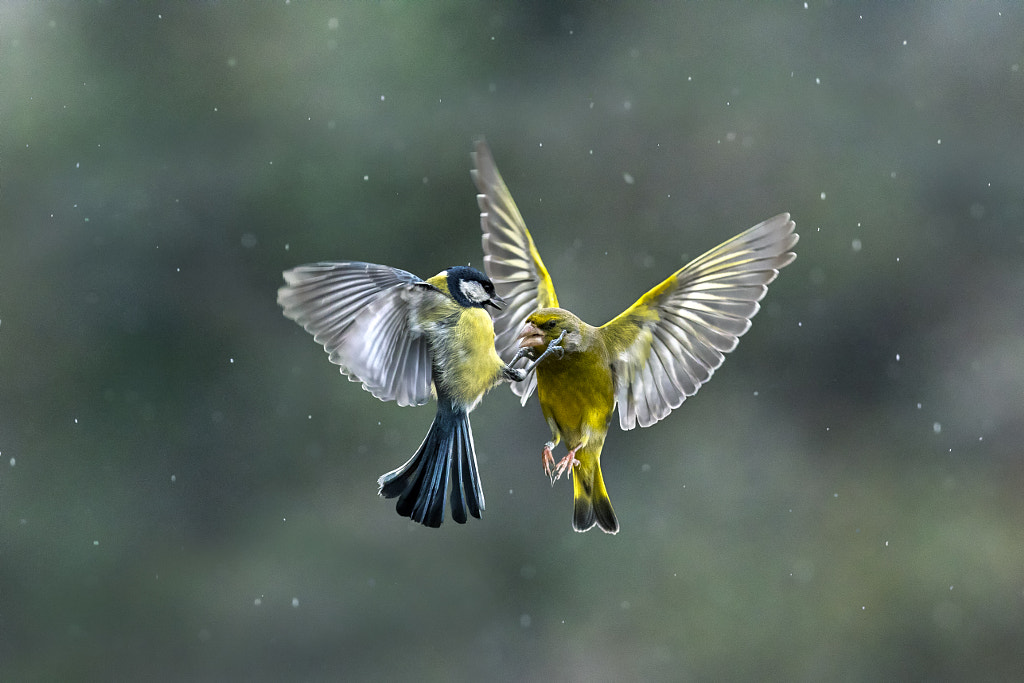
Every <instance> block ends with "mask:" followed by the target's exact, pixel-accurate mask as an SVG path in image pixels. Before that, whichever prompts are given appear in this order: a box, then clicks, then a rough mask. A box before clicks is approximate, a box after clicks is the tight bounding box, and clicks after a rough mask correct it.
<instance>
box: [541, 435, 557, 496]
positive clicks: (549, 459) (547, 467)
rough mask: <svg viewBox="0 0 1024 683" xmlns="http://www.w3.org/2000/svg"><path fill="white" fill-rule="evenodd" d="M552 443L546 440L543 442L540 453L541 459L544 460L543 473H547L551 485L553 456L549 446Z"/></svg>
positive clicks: (553, 475)
mask: <svg viewBox="0 0 1024 683" xmlns="http://www.w3.org/2000/svg"><path fill="white" fill-rule="evenodd" d="M552 446H554V444H552V443H550V442H548V443H546V444H544V452H543V453H541V460H542V461H543V462H544V474H546V475H548V479H550V480H551V485H552V486H554V485H555V470H554V467H555V457H554V456H553V455H552V454H551V448H552Z"/></svg>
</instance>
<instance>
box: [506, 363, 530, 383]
mask: <svg viewBox="0 0 1024 683" xmlns="http://www.w3.org/2000/svg"><path fill="white" fill-rule="evenodd" d="M513 362H515V361H513ZM505 379H507V380H509V381H510V382H522V381H523V380H524V379H526V370H521V369H519V368H514V367H512V363H509V364H508V365H506V366H505Z"/></svg>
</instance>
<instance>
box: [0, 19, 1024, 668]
mask: <svg viewBox="0 0 1024 683" xmlns="http://www.w3.org/2000/svg"><path fill="white" fill-rule="evenodd" d="M1022 36H1024V5H1021V4H1020V3H1017V2H1005V3H994V2H981V3H953V2H951V3H887V4H882V3H875V2H863V3H856V2H851V3H845V2H844V3H830V2H819V1H816V0H814V1H810V2H807V3H804V2H788V3H757V4H755V3H747V4H732V3H729V4H719V3H701V4H697V3H693V4H689V3H657V4H639V3H571V4H560V3H548V2H533V3H516V4H513V3H502V4H497V3H493V4H492V3H480V4H476V3H474V4H468V3H453V2H448V3H404V2H389V3H340V4H327V3H318V2H309V3H307V2H285V1H280V2H265V3H243V2H217V3H212V2H211V3H189V4H186V3H178V2H167V3H160V2H149V3H118V2H89V3H85V2H82V3H77V2H75V3H72V2H65V3H44V2H39V3H37V2H10V3H4V4H3V5H2V6H0V64H2V65H3V66H2V68H0V93H2V94H0V678H2V679H3V680H10V681H15V680H159V679H164V680H173V679H189V680H341V679H348V680H356V679H366V680H373V679H379V680H387V679H391V680H439V681H440V680H469V679H484V680H569V681H584V680H586V681H593V680H640V679H649V680H742V679H758V680H787V681H791V680H804V681H818V680H829V679H841V680H896V679H902V680H910V679H917V680H942V679H971V680H1011V679H1018V680H1020V679H1021V678H1024V654H1022V649H1021V644H1022V643H1024V460H1022V446H1021V444H1022V439H1024V334H1022V333H1024V71H1022V65H1024V39H1022ZM479 135H485V136H486V137H487V139H488V141H489V142H490V143H491V146H492V148H493V150H494V154H495V157H496V159H497V162H498V166H499V168H500V169H501V171H502V173H503V174H504V176H505V179H506V181H507V182H508V184H509V186H510V188H511V190H512V193H513V195H514V196H515V197H516V198H517V201H518V203H519V206H520V209H521V210H522V212H523V214H524V216H525V218H526V220H527V223H528V225H529V226H530V228H531V230H532V231H533V234H534V236H535V238H536V240H537V242H538V245H539V248H540V250H541V252H542V253H543V254H544V256H545V258H546V261H547V263H548V265H549V266H550V267H551V269H552V272H553V273H554V276H555V282H556V285H557V287H558V290H559V294H560V298H561V299H562V301H563V302H564V303H565V304H566V305H568V306H569V307H571V308H573V309H574V310H575V312H576V313H578V314H579V315H581V317H583V318H584V319H586V320H588V321H590V322H592V323H594V324H599V323H602V322H604V321H606V320H608V319H609V318H611V317H612V316H614V315H615V314H617V313H618V312H619V311H621V310H623V309H624V308H625V307H626V306H628V305H629V304H631V303H632V302H633V301H634V300H635V299H636V298H637V297H638V296H639V295H640V294H642V293H643V292H644V291H646V290H647V289H648V288H649V287H650V286H652V285H654V284H655V283H657V282H658V281H660V280H661V279H662V278H664V277H665V276H666V275H668V274H669V273H670V272H672V271H673V270H675V269H676V268H678V267H679V266H680V265H682V264H683V263H685V262H686V261H688V260H689V259H690V258H692V257H694V256H696V255H698V254H700V253H701V252H703V251H704V250H706V249H708V248H710V247H712V246H714V245H716V244H718V243H719V242H721V241H723V240H724V239H726V238H728V237H730V236H732V235H733V234H735V233H737V232H739V231H740V230H743V229H745V228H747V227H749V226H751V225H753V224H755V223H757V222H759V221H760V220H762V219H765V218H767V217H769V216H772V215H774V214H776V213H779V212H782V211H789V212H791V213H792V214H793V216H794V218H795V220H796V222H797V228H798V231H799V232H800V234H801V240H800V243H799V245H798V249H797V251H798V253H799V258H798V259H797V261H796V262H795V263H794V264H793V265H792V266H790V267H789V268H787V269H786V270H784V271H783V272H782V274H781V276H780V277H779V279H778V280H777V281H776V283H775V284H773V285H772V287H771V290H770V292H769V294H768V297H767V298H766V300H765V302H764V307H763V309H762V312H761V313H760V314H759V315H758V317H757V318H756V319H755V321H754V326H753V328H752V330H751V331H750V333H749V334H747V336H746V337H744V339H743V340H742V342H741V344H740V346H739V348H738V349H737V350H736V351H735V352H734V353H733V354H731V356H730V357H729V359H728V360H727V362H726V363H725V365H724V366H723V367H722V368H721V369H720V370H719V372H718V373H717V374H716V376H715V378H714V381H713V382H711V383H710V384H709V385H707V386H705V387H704V388H703V389H702V390H701V392H700V393H699V394H698V395H697V396H696V397H695V398H693V399H691V400H690V401H688V402H687V403H685V404H684V405H683V406H682V407H681V408H680V409H679V410H677V411H675V412H674V413H673V414H672V415H671V416H670V417H669V418H668V419H666V420H664V421H663V422H661V423H659V424H657V425H656V426H654V427H652V428H649V429H643V430H635V431H632V432H628V433H623V432H620V431H619V430H618V429H617V427H616V428H613V430H612V432H611V434H610V437H609V439H608V442H607V444H606V446H605V453H604V455H605V457H604V464H603V467H604V473H605V479H606V482H607V484H608V487H609V489H610V492H611V495H612V500H613V502H614V504H615V508H616V511H617V513H618V515H619V518H620V521H621V524H622V531H621V533H619V534H618V535H617V536H615V537H612V536H606V535H604V534H602V533H600V532H599V531H597V530H595V531H592V532H590V533H587V534H576V533H574V532H573V531H572V529H571V526H570V518H571V497H572V495H571V487H570V486H569V485H568V484H567V483H566V482H565V481H564V480H563V481H561V482H559V483H558V484H556V485H555V486H554V487H552V486H550V485H549V484H548V482H547V480H546V479H545V477H544V476H543V474H542V473H541V462H540V450H541V446H542V444H543V443H544V441H546V440H547V438H548V432H547V428H546V426H545V424H544V421H543V419H542V417H541V414H540V409H539V407H538V406H537V404H536V403H535V402H531V403H529V404H528V405H527V406H526V407H525V408H521V407H520V406H519V405H518V402H517V401H516V399H515V397H514V396H512V394H511V393H510V392H509V391H507V390H506V389H499V390H496V391H494V392H493V393H492V394H490V395H489V396H488V398H487V399H486V400H485V401H484V402H483V404H482V405H481V406H480V407H479V408H478V409H477V411H476V412H475V413H474V416H473V419H474V422H473V423H474V430H475V437H476V443H477V447H478V450H479V453H480V465H481V470H482V475H483V482H484V489H485V492H486V495H487V509H486V512H485V514H484V517H483V519H482V520H479V521H478V520H470V523H469V524H466V525H464V526H460V525H456V524H453V523H450V522H448V523H446V524H445V525H444V526H443V527H442V528H441V529H439V530H430V529H424V528H421V527H419V526H417V525H415V524H412V523H410V522H409V521H408V520H406V519H404V518H400V517H398V516H397V515H396V514H395V512H394V509H393V503H392V502H391V501H384V500H381V499H379V498H378V497H377V487H376V478H377V476H378V475H380V474H381V473H383V472H385V471H387V470H389V469H391V468H393V467H396V466H397V465H399V464H401V463H402V462H404V461H405V459H406V458H407V457H408V456H409V455H410V454H411V453H412V452H413V450H415V448H416V446H417V445H418V444H419V442H420V439H421V438H422V436H423V434H424V433H425V432H426V429H427V426H428V425H429V423H430V420H431V418H432V415H433V408H432V407H423V408H420V409H408V408H404V409H403V408H398V407H397V406H395V405H394V404H385V403H380V402H378V401H376V400H375V399H373V398H372V397H371V396H370V395H369V394H367V393H366V392H364V391H362V390H361V389H360V388H359V386H358V385H356V384H351V383H349V382H348V381H346V380H345V378H344V377H342V376H341V375H340V374H339V373H338V371H337V368H336V367H335V366H333V365H331V364H330V363H329V362H328V360H327V357H326V355H325V354H324V353H323V350H322V349H321V348H320V347H319V346H317V345H316V344H315V343H314V342H313V341H312V339H311V338H310V337H309V336H308V335H307V334H306V333H305V332H304V331H302V330H301V329H300V328H299V327H298V326H297V325H295V324H294V323H292V322H290V321H288V320H286V319H285V318H284V317H283V316H282V315H281V313H280V311H279V309H278V308H277V306H276V304H275V291H276V289H277V287H278V286H279V285H280V284H281V271H282V270H284V269H286V268H289V267H292V266H295V265H298V264H301V263H305V262H310V261H317V260H332V259H333V260H342V259H359V260H367V261H375V262H380V263H387V264H390V265H393V266H397V267H401V268H404V269H406V270H410V271H412V272H414V273H417V274H419V275H421V276H424V277H426V276H429V275H432V274H434V273H436V272H438V271H439V270H441V269H443V268H444V267H446V266H448V265H452V264H461V263H469V264H473V265H477V266H479V265H480V263H481V252H480V243H479V241H480V235H479V227H478V225H479V218H478V212H477V207H476V201H475V190H474V187H473V185H472V183H471V181H470V177H469V166H470V156H469V153H470V151H471V148H472V142H473V140H474V138H475V137H477V136H479Z"/></svg>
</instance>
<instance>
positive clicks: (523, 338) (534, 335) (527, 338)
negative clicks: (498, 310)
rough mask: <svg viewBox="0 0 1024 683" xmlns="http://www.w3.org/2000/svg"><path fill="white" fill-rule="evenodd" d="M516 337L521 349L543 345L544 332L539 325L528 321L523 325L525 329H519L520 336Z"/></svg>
mask: <svg viewBox="0 0 1024 683" xmlns="http://www.w3.org/2000/svg"><path fill="white" fill-rule="evenodd" d="M516 339H518V340H519V348H521V349H525V348H533V347H535V346H543V344H544V333H543V332H541V331H540V328H539V327H537V326H536V325H534V324H533V323H531V322H528V323H526V324H525V325H523V329H522V330H520V331H519V336H518V337H516Z"/></svg>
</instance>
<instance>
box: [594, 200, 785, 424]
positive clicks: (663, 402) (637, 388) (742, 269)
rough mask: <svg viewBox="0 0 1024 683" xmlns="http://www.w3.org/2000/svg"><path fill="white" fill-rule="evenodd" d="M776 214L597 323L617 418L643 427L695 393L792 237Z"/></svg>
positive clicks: (743, 326) (745, 323)
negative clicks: (605, 348) (609, 361)
mask: <svg viewBox="0 0 1024 683" xmlns="http://www.w3.org/2000/svg"><path fill="white" fill-rule="evenodd" d="M795 227H796V224H795V223H793V221H791V220H790V219H789V214H788V213H784V214H780V215H778V216H775V217H774V218H769V219H768V220H766V221H764V222H763V223H759V224H758V225H755V226H754V227H752V228H750V229H749V230H747V231H745V232H742V233H740V234H739V235H737V236H736V237H733V238H732V239H731V240H729V241H727V242H724V243H723V244H720V245H718V246H717V247H715V248H714V249H712V250H711V251H709V252H707V253H706V254H704V255H703V256H699V257H697V258H696V259H694V260H693V261H691V262H690V263H689V264H687V265H686V266H684V267H683V268H681V269H680V270H678V271H676V272H675V273H674V274H673V275H672V276H670V277H669V278H668V279H667V280H665V281H664V282H662V283H661V284H660V285H658V286H657V287H655V288H654V289H652V290H651V291H649V292H647V293H646V294H644V295H643V296H642V297H641V298H640V300H639V301H637V302H636V303H635V304H633V305H632V306H630V307H629V308H628V309H626V311H624V312H623V313H622V314H621V315H619V316H618V317H616V318H615V319H613V320H612V321H610V322H608V323H606V324H605V325H603V326H602V327H601V332H602V334H603V336H604V338H605V342H606V344H607V345H608V350H609V352H610V354H611V357H612V364H613V368H614V371H615V400H616V403H617V404H618V410H619V425H620V426H621V427H622V428H623V429H632V428H633V427H635V426H636V425H637V424H639V425H640V426H641V427H648V426H650V425H652V424H654V423H655V422H657V421H658V420H660V419H662V418H663V417H665V416H666V415H668V414H669V413H670V412H671V411H672V410H673V409H674V408H678V407H679V406H680V405H681V404H682V402H683V401H684V400H686V397H687V396H692V395H693V394H695V393H697V390H698V389H699V388H700V386H701V385H702V384H704V383H705V382H707V381H708V380H709V379H710V378H711V375H712V373H714V371H715V369H716V368H718V366H719V365H721V364H722V361H723V360H724V359H725V357H724V354H726V353H728V352H729V351H732V350H733V349H734V348H736V345H737V344H738V343H739V337H740V336H741V335H742V334H743V333H745V332H746V331H747V330H748V329H750V319H751V318H753V317H754V314H756V313H757V311H758V310H759V309H760V304H758V301H760V300H761V299H762V298H763V297H764V295H765V293H766V292H767V291H768V283H770V282H771V281H772V280H774V279H775V278H776V277H777V276H778V274H779V269H780V268H782V267H784V266H786V265H788V264H790V263H792V261H793V259H795V258H796V254H795V253H793V252H791V251H789V250H790V249H792V248H793V246H794V245H795V244H796V243H797V240H798V239H799V236H798V235H797V234H796V233H795V232H793V230H794V228H795Z"/></svg>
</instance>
